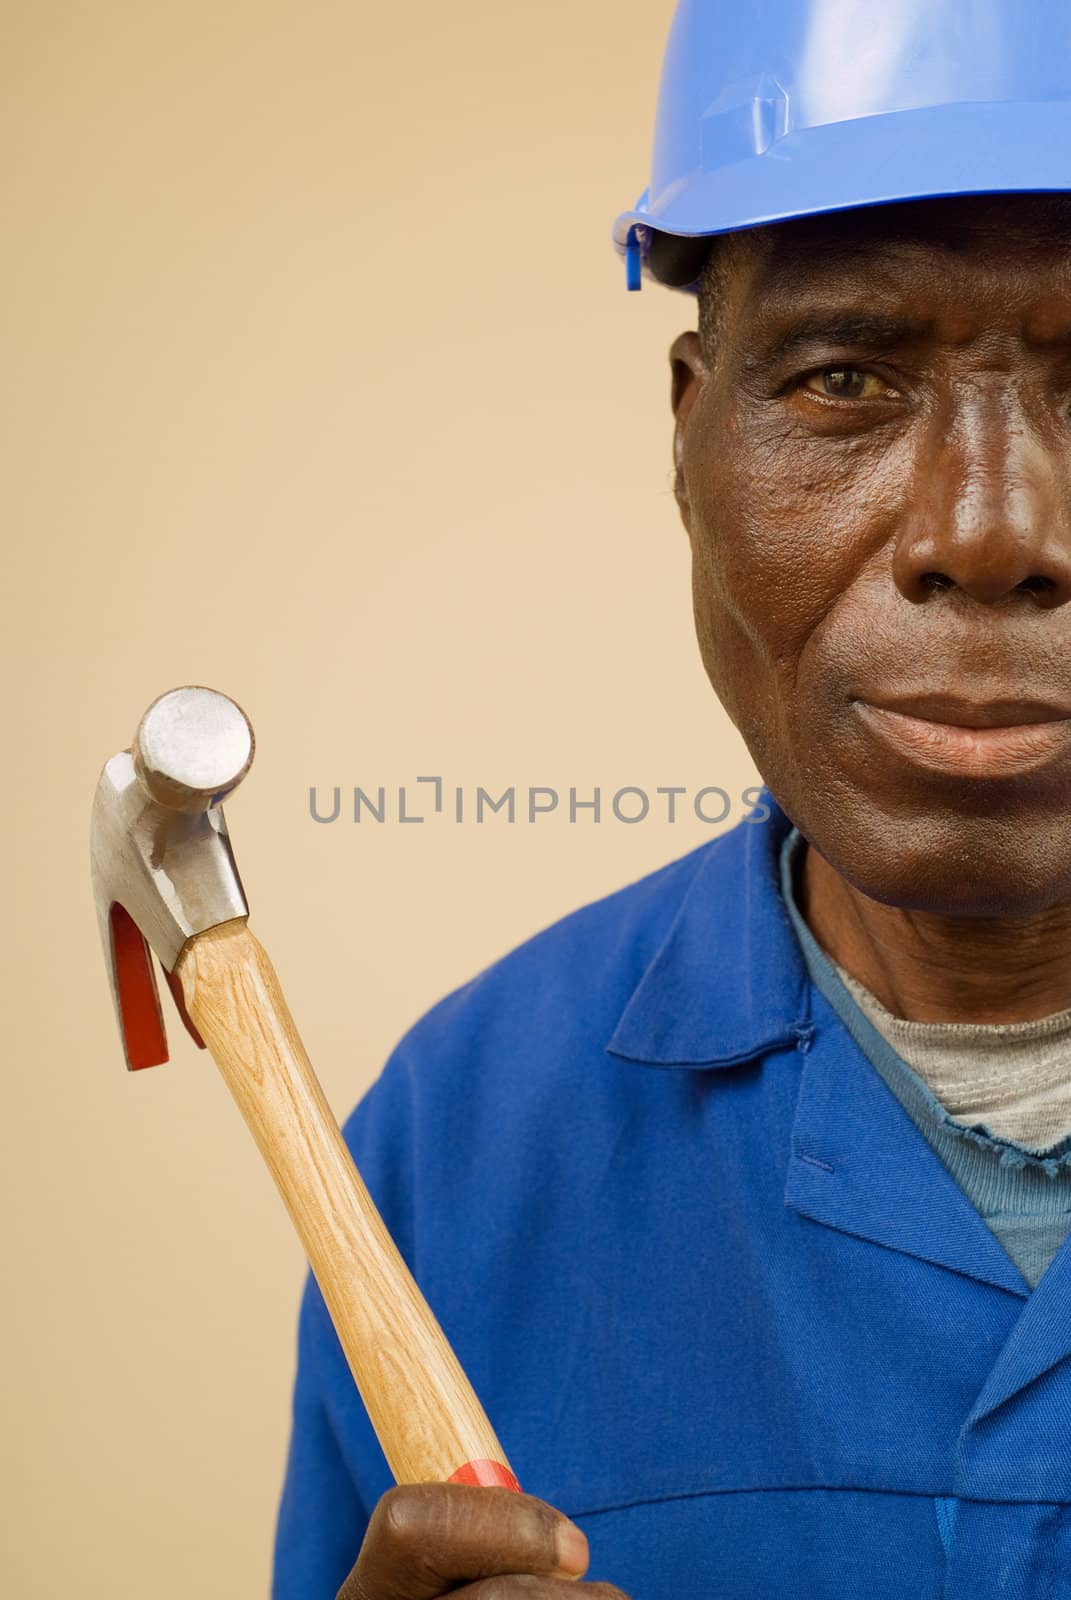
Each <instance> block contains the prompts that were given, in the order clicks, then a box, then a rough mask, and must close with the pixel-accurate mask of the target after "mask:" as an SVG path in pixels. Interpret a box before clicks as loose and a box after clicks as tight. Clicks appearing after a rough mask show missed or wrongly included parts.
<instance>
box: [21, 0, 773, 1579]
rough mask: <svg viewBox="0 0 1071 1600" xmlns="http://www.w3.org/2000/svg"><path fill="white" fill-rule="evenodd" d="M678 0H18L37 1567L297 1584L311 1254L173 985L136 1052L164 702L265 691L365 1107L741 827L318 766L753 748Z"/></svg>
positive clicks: (743, 778) (662, 761) (279, 929)
mask: <svg viewBox="0 0 1071 1600" xmlns="http://www.w3.org/2000/svg"><path fill="white" fill-rule="evenodd" d="M671 9H672V8H671V5H670V3H669V0H545V3H543V4H541V5H538V6H529V5H525V6H520V5H503V4H501V3H492V0H464V3H456V0H455V3H452V4H450V5H442V4H434V3H431V0H422V3H420V4H417V5H404V4H398V5H394V6H387V5H376V6H374V7H373V6H370V5H368V4H365V3H362V0H349V3H342V0H302V3H300V4H299V3H298V0H282V3H280V0H256V3H253V0H216V3H213V4H207V3H205V0H187V3H186V4H183V5H175V4H167V5H163V4H161V3H159V0H122V3H111V4H109V3H105V0H78V3H70V0H68V3H67V4H60V3H58V0H24V3H12V0H8V5H7V7H6V8H5V12H4V23H3V34H4V38H3V42H2V49H0V56H2V59H3V62H4V67H3V71H4V74H5V76H6V82H5V83H4V85H3V93H2V96H0V99H2V102H3V106H4V108H5V109H4V112H3V115H4V117H5V118H6V119H9V125H8V126H7V127H6V128H4V130H3V136H2V147H3V149H4V151H5V165H6V167H7V173H6V177H5V182H4V188H5V202H6V203H5V206H4V215H5V226H4V239H3V248H2V259H3V262H4V273H3V277H4V293H3V301H2V307H3V308H2V312H0V316H2V318H3V329H4V334H3V377H4V383H3V389H4V391H5V394H6V419H5V425H4V430H3V451H4V461H3V469H2V473H0V482H2V483H3V499H4V530H5V544H4V562H5V578H6V580H7V582H6V585H5V588H6V594H7V597H8V605H7V608H6V611H5V623H6V626H5V629H4V641H3V643H4V649H5V652H6V654H7V661H6V667H5V677H4V681H5V686H6V687H7V689H8V691H9V701H10V720H9V726H10V733H9V735H8V748H9V750H10V751H11V755H12V761H11V765H10V768H9V776H8V780H7V784H6V789H7V793H8V794H9V795H10V796H12V797H13V798H14V801H15V815H14V818H13V823H12V824H11V825H9V826H10V827H11V829H12V831H11V833H10V837H11V839H12V844H11V846H10V847H9V853H10V855H11V856H12V857H13V860H14V868H15V881H14V888H15V900H14V915H13V916H9V918H8V919H7V948H6V957H5V964H4V974H5V980H6V981H5V995H4V1012H5V1018H6V1022H7V1045H8V1048H7V1051H6V1055H7V1061H8V1083H7V1091H6V1093H5V1096H4V1116H3V1141H4V1144H3V1169H2V1170H3V1177H4V1184H5V1194H4V1206H3V1217H4V1227H5V1234H6V1240H5V1260H6V1264H7V1266H6V1287H7V1295H6V1312H5V1316H4V1319H3V1341H4V1349H3V1362H2V1371H3V1374H4V1379H5V1388H6V1398H5V1427H4V1439H5V1462H4V1467H5V1482H4V1485H3V1499H2V1505H3V1521H4V1524H5V1527H6V1530H7V1531H6V1533H5V1535H4V1538H3V1541H2V1544H3V1550H2V1554H0V1562H2V1566H3V1571H2V1572H0V1591H2V1592H3V1594H4V1595H5V1596H10V1597H11V1600H23V1597H33V1600H37V1597H39V1596H44V1597H57V1600H58V1597H60V1596H63V1597H64V1600H66V1597H68V1596H74V1595H77V1596H78V1597H79V1600H97V1597H100V1600H104V1597H107V1600H125V1597H131V1600H134V1597H137V1600H146V1597H147V1596H149V1595H151V1596H152V1597H153V1600H189V1597H190V1596H193V1595H196V1596H198V1597H202V1596H204V1597H208V1600H214V1597H216V1596H219V1597H221V1600H222V1597H226V1600H244V1597H246V1596H250V1597H253V1596H263V1595H265V1594H266V1592H267V1585H268V1572H269V1565H270V1548H271V1535H272V1527H273V1520H274V1514H275V1505H276V1499H277V1495H278V1491H279V1485H280V1481H281V1474H282V1468H283V1458H284V1450H285V1443H286V1436H287V1429H288V1407H289V1390H290V1383H291V1376H292V1362H293V1343H294V1331H295V1317H296V1309H297V1300H298V1294H299V1290H300V1285H301V1279H302V1272H303V1266H302V1261H301V1258H300V1254H299V1250H298V1247H297V1245H296V1243H295V1241H294V1239H293V1237H292V1236H291V1233H290V1229H289V1224H288V1222H287V1221H286V1218H285V1215H284V1213H283V1211H282V1209H281V1206H280V1205H279V1203H278V1201H277V1199H276V1196H275V1194H274V1191H273V1190H272V1188H271V1186H270V1182H269V1180H268V1178H267V1175H266V1173H265V1172H264V1171H263V1169H262V1168H261V1166H260V1164H259V1159H258V1158H257V1157H256V1155H255V1153H254V1151H253V1147H252V1144H251V1142H250V1141H249V1139H248V1137H247V1135H246V1133H245V1130H244V1128H243V1127H242V1125H241V1123H240V1121H239V1119H238V1117H237V1114H236V1112H235V1111H234V1109H233V1107H232V1106H231V1103H230V1101H229V1099H227V1097H226V1093H225V1091H224V1089H223V1087H222V1085H221V1084H220V1083H219V1082H218V1081H217V1079H216V1078H215V1076H214V1072H213V1068H212V1065H211V1063H210V1062H209V1061H208V1060H207V1059H206V1058H205V1057H203V1056H200V1055H198V1054H197V1052H195V1051H194V1050H193V1048H192V1046H190V1045H189V1043H188V1042H187V1041H186V1040H185V1039H184V1038H183V1037H181V1036H180V1035H179V1033H178V1031H177V1029H176V1027H175V1024H174V1020H173V1019H172V1021H171V1035H172V1041H173V1047H174V1059H173V1062H172V1063H171V1064H170V1065H169V1066H166V1067H163V1068H160V1069H158V1070H156V1071H154V1072H148V1073H144V1074H142V1075H139V1076H137V1077H128V1076H127V1075H126V1074H125V1073H124V1072H123V1069H122V1065H121V1059H120V1055H119V1047H118V1041H117V1037H116V1032H115V1027H114V1023H113V1019H112V1015H111V1012H110V1009H109V1002H108V998H107V994H106V989H105V983H104V973H103V965H102V962H101V958H100V953H99V951H98V948H97V944H96V928H95V924H94V919H93V913H92V907H91V904H90V896H89V884H88V874H87V859H86V826H87V821H88V812H89V804H90V798H91V794H92V790H93V785H94V783H95V780H96V775H97V771H98V769H99V767H100V765H101V764H102V762H103V761H104V759H105V758H106V757H107V756H109V755H110V754H111V753H112V752H113V751H115V750H116V749H119V748H121V747H122V746H125V745H126V744H127V743H128V742H129V739H130V736H131V734H132V732H133V728H134V725H135V723H136V721H137V718H138V717H139V715H140V713H141V711H142V710H143V709H144V707H145V705H146V704H147V703H148V701H149V700H150V699H152V698H153V697H154V696H155V695H156V694H157V693H159V692H160V691H162V690H163V689H166V688H169V687H171V686H172V685H174V684H176V683H181V682H189V681H194V682H198V681H199V682H204V683H209V684H212V685H215V686H217V687H219V688H223V689H225V690H227V691H228V692H229V693H231V694H233V695H234V696H235V697H236V698H238V699H239V700H240V701H241V702H242V703H243V704H244V705H245V706H246V708H247V709H248V711H249V713H250V715H251V717H252V719H253V721H254V725H255V727H256V730H257V734H258V740H259V755H258V760H257V764H256V766H255V768H254V771H253V774H252V776H251V777H250V779H249V781H248V783H247V785H246V787H245V789H244V790H243V791H242V793H241V795H240V796H239V797H236V798H235V800H234V801H232V803H231V804H230V806H229V807H228V815H229V820H230V825H231V830H232V833H233V835H234V837H235V841H236V848H237V852H238V856H239V860H240V862H241V865H242V869H243V874H244V876H245V879H246V882H247V886H248V887H249V890H250V896H251V899H252V901H253V906H254V919H253V920H254V926H255V927H256V928H257V930H258V932H259V933H260V935H261V937H262V939H263V940H264V942H265V943H266V944H267V945H268V947H269V949H270V950H271V951H272V953H273V955H274V958H275V961H276V964H277V966H278V967H279V969H280V971H281V974H282V976H283V979H284V982H285V983H286V985H287V988H288V991H289V995H290V1001H291V1005H292V1007H293V1009H294V1011H295V1013H296V1015H297V1017H298V1019H299V1021H300V1023H301V1025H302V1028H303V1031H304V1033H305V1035H306V1038H307V1042H308V1044H309V1048H310V1051H311V1054H312V1057H313V1060H314V1062H315V1063H316V1065H317V1068H318V1070H319V1073H320V1075H321V1077H322V1078H323V1081H324V1085H325V1088H326V1090H327V1093H328V1096H329V1098H330V1099H331V1101H332V1104H333V1105H334V1106H335V1107H336V1109H337V1110H338V1112H339V1113H340V1115H344V1114H345V1113H346V1112H348V1111H349V1109H350V1108H351V1106H352V1105H353V1104H354V1103H355V1101H356V1100H357V1098H358V1097H359V1095H360V1093H361V1091H362V1089H363V1088H364V1087H365V1086H366V1085H367V1084H368V1083H369V1082H370V1081H371V1079H372V1078H373V1077H374V1075H375V1074H376V1072H377V1071H378V1069H379V1067H380V1065H381V1064H382V1061H383V1059H384V1058H385V1056H386V1054H387V1052H388V1051H389V1049H390V1048H391V1046H392V1045H393V1044H394V1042H395V1041H396V1040H397V1038H398V1037H399V1035H400V1034H401V1033H402V1032H403V1031H404V1030H405V1028H406V1027H408V1025H409V1024H410V1023H411V1022H412V1021H413V1020H415V1018H416V1017H417V1016H418V1015H419V1014H420V1012H421V1011H423V1010H424V1009H425V1008H426V1007H427V1006H428V1005H430V1004H431V1003H432V1002H433V1001H434V1000H435V999H437V998H438V997H439V996H440V995H442V994H443V993H444V992H446V991H447V990H448V989H450V988H451V987H453V986H454V985H456V984H457V983H459V982H461V981H463V980H464V979H465V978H467V977H468V976H470V975H471V974H472V973H473V972H474V971H476V970H477V969H478V968H480V967H481V966H483V965H484V964H486V963H487V962H489V961H491V960H493V959H494V958H495V957H496V956H497V955H499V954H501V953H502V952H503V951H505V950H506V949H507V948H508V947H509V946H511V945H512V944H514V943H516V942H517V941H518V940H519V939H521V938H523V937H524V936H526V935H527V934H529V933H530V932H532V931H534V930H535V929H536V928H538V927H539V926H541V925H543V924H545V923H546V922H548V921H550V920H552V919H554V918H556V917H557V916H559V915H561V914H563V913H564V912H566V911H568V910H570V909H571V908H573V907H574V906H576V905H578V904H580V903H581V902H582V901H584V900H587V899H590V898H592V897H593V896H595V895H598V894H600V893H602V892H605V891H607V890H609V889H611V888H613V887H615V886H617V885H619V884H621V883H624V882H626V881H628V880H629V879H632V878H635V877H638V876H639V875H640V874H642V873H643V872H645V871H647V870H648V869H650V868H652V867H654V866H656V865H658V864H659V863H660V862H663V861H665V860H667V859H669V858H671V857H672V856H675V855H679V854H681V853H683V852H684V851H685V850H687V849H690V848H691V847H692V846H693V845H695V844H696V843H698V842H700V841H701V840H702V839H703V838H705V837H708V836H709V835H710V833H711V832H712V831H714V830H711V829H709V828H705V827H704V826H703V825H702V824H701V823H699V822H698V821H697V820H696V819H695V817H694V815H693V814H692V813H691V812H689V811H686V812H684V814H683V815H682V818H681V820H679V821H678V822H677V823H676V824H675V825H672V826H671V825H670V824H669V823H668V822H667V821H666V820H665V816H664V811H663V812H662V813H661V817H660V818H656V817H654V816H652V818H651V819H649V820H648V821H647V822H645V823H643V824H638V825H636V826H631V827H628V826H624V825H622V824H620V823H618V822H615V821H613V819H612V818H609V817H604V820H603V821H602V822H601V823H600V824H599V825H598V826H596V825H594V824H593V823H592V822H591V821H590V820H589V814H587V813H583V814H582V816H583V817H584V818H585V820H584V821H579V822H577V823H576V824H575V825H570V824H569V822H568V820H567V817H564V816H563V815H562V814H561V813H559V814H558V815H557V816H555V817H552V818H546V819H543V821H541V822H539V823H537V824H536V825H534V826H529V825H527V824H526V823H522V822H520V821H519V822H518V823H517V824H515V825H514V826H513V827H512V828H510V827H508V826H507V825H505V824H504V822H502V821H500V820H499V821H496V820H495V819H491V821H490V822H488V823H486V824H485V825H484V826H483V827H477V826H475V825H473V824H471V823H466V824H463V825H461V826H458V825H456V824H453V823H451V822H450V821H449V820H448V819H447V818H446V817H439V818H434V817H431V818H429V820H428V822H427V823H425V824H424V825H422V826H411V827H406V826H402V825H400V824H399V823H398V822H397V821H396V820H395V821H392V822H390V823H387V824H384V825H383V826H382V827H379V828H376V827H375V826H374V825H371V824H368V823H365V824H362V825H361V826H360V827H357V826H355V825H354V824H353V823H351V822H350V823H348V822H346V821H344V820H343V821H340V822H338V823H336V824H334V825H333V826H330V827H328V826H318V825H317V824H315V823H314V822H312V821H311V819H310V817H309V813H308V787H309V785H310V784H317V785H319V786H321V790H322V793H323V794H324V796H325V798H329V791H330V787H331V786H333V785H334V784H336V783H337V784H340V785H342V786H343V787H344V789H345V788H347V787H352V785H354V784H357V783H359V784H362V785H363V786H365V787H372V788H375V787H378V785H380V784H383V785H385V786H387V788H388V791H390V790H391V789H392V788H395V787H396V786H397V785H399V784H405V783H409V784H411V783H412V781H413V779H414V778H415V777H416V776H417V775H419V774H433V773H439V774H442V775H443V777H444V780H445V782H446V783H447V785H458V784H460V785H461V786H462V787H463V788H465V789H466V790H467V791H468V792H469V793H474V791H475V788H476V786H477V785H481V784H482V785H484V786H486V787H489V788H491V789H492V791H493V792H495V793H497V792H498V791H499V790H500V789H501V788H503V787H505V786H506V785H508V784H511V783H513V784H516V785H518V786H519V787H525V786H527V785H529V784H539V785H550V786H554V787H556V788H558V789H559V790H560V791H561V792H562V793H563V795H564V794H565V793H566V792H567V790H568V787H569V786H570V785H571V784H572V785H575V786H577V788H578V789H580V790H581V791H585V792H586V791H589V790H590V789H591V787H592V786H594V785H596V784H597V785H600V786H601V787H602V789H603V793H604V803H605V802H606V800H607V799H608V797H609V795H610V794H611V793H612V792H613V791H614V790H615V789H616V788H618V787H619V786H620V785H622V784H636V785H640V786H642V787H645V788H646V789H648V790H649V791H652V792H653V790H654V789H655V787H656V786H657V785H660V784H661V785H666V784H682V785H686V786H688V788H689V790H690V791H691V792H694V791H695V790H696V789H698V788H699V787H701V786H702V785H703V784H720V785H721V786H723V787H724V788H726V789H727V790H729V791H730V792H731V793H732V794H733V795H734V796H736V795H738V794H739V793H740V791H741V790H742V789H743V788H744V787H745V786H746V785H747V784H748V783H749V782H751V781H753V777H754V774H753V770H752V768H751V766H750V763H749V761H748V759H747V757H746V754H745V753H744V752H743V750H742V747H741V745H740V743H739V741H738V739H737V737H736V735H735V734H734V733H733V731H732V730H731V729H730V728H729V726H728V724H727V722H726V720H725V718H724V716H723V715H722V713H721V711H720V710H719V708H718V707H717V705H716V704H715V702H714V700H713V697H712V695H711V694H710V692H709V690H708V688H707V685H706V682H705V679H704V678H703V675H702V671H701V669H700V666H699V662H698V658H697V653H696V649H695V645H694V641H693V637H692V631H691V620H690V603H689V595H688V564H687V550H686V544H685V540H684V538H683V535H682V533H681V531H680V528H679V525H678V523H677V520H676V512H675V508H674V504H673V500H672V495H671V492H670V471H669V463H670V435H669V419H668V407H667V396H668V368H667V366H666V363H665V350H666V347H667V346H668V343H669V341H670V339H671V338H672V336H673V334H674V333H676V332H677V331H678V329H679V328H680V327H682V326H685V325H688V324H689V323H692V322H694V306H693V305H692V303H691V302H690V301H688V300H687V299H685V298H683V297H680V296H677V295H674V294H672V293H670V292H669V291H666V290H657V289H653V288H650V287H648V288H647V289H645V291H644V292H643V294H641V295H638V296H637V295H628V294H626V292H625V289H624V286H623V281H622V272H621V269H620V267H619V265H618V263H617V261H616V258H615V257H614V256H613V254H612V252H611V249H610V246H609V242H608V231H609V226H610V222H611V219H612V217H613V215H614V213H615V212H616V211H617V210H618V209H621V208H623V207H624V206H625V205H627V204H629V203H631V202H632V200H633V199H634V198H635V196H636V194H637V193H638V192H639V190H640V189H641V188H642V187H643V184H644V182H645V179H646V167H647V153H648V147H649V140H650V131H651V124H652V117H653V107H654V94H655V87H656V81H657V71H658V61H659V57H660V53H661V48H662V44H663V39H664V32H665V28H666V26H667V23H668V19H669V15H670V12H671ZM411 803H412V802H411ZM740 810H741V808H739V807H737V808H735V809H734V816H735V815H739V814H740ZM9 904H10V900H9ZM505 1443H506V1446H507V1449H508V1444H509V1441H508V1440H506V1441H505Z"/></svg>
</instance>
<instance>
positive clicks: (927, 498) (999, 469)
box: [893, 400, 1071, 609]
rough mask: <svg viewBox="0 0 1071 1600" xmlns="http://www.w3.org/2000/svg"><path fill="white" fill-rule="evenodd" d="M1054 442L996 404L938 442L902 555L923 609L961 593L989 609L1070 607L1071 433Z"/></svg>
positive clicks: (898, 568)
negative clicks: (942, 596)
mask: <svg viewBox="0 0 1071 1600" xmlns="http://www.w3.org/2000/svg"><path fill="white" fill-rule="evenodd" d="M1067 428H1068V431H1067V432H1066V433H1065V434H1064V435H1063V436H1062V438H1061V439H1059V440H1056V439H1053V440H1052V441H1046V440H1045V439H1044V438H1042V437H1041V436H1040V435H1039V432H1038V431H1037V430H1036V429H1035V428H1033V427H1032V426H1031V425H1030V423H1029V421H1028V419H1027V418H1026V417H1025V415H1024V414H1023V412H1022V411H1021V410H1020V409H1019V408H1018V407H1017V406H1008V405H1007V404H1006V403H1001V402H1000V401H995V400H991V402H990V403H989V404H988V405H979V406H977V407H976V408H975V409H974V410H973V411H971V412H970V413H969V414H968V415H966V416H964V415H961V416H960V417H959V418H958V419H956V421H955V423H954V424H953V425H952V427H951V428H949V429H948V430H947V431H944V432H940V433H938V434H937V436H936V437H935V438H933V439H932V440H931V441H930V443H929V446H928V448H927V449H926V450H925V451H924V452H923V459H922V460H920V461H919V463H918V465H919V472H918V476H917V477H916V481H915V493H914V496H913V497H912V503H911V507H910V510H909V513H908V517H907V520H906V523H905V524H903V525H902V528H901V533H900V537H899V538H898V541H897V546H896V550H895V552H894V555H893V577H894V579H895V582H896V584H897V587H898V588H899V589H900V591H901V593H902V594H903V595H905V596H906V598H907V599H909V600H913V601H916V602H922V601H925V600H928V599H930V598H931V596H933V595H934V594H935V593H937V592H939V591H943V590H950V589H956V590H959V591H961V592H962V594H963V595H966V596H969V597H970V598H971V599H972V600H977V601H979V602H980V603H981V604H983V605H997V604H999V603H1001V602H1007V601H1009V600H1011V599H1021V600H1022V601H1023V602H1024V603H1028V602H1029V603H1034V604H1037V605H1039V606H1042V607H1044V608H1046V609H1051V608H1053V607H1056V606H1060V605H1063V604H1065V602H1066V601H1068V600H1071V424H1068V425H1067Z"/></svg>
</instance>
